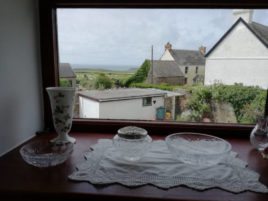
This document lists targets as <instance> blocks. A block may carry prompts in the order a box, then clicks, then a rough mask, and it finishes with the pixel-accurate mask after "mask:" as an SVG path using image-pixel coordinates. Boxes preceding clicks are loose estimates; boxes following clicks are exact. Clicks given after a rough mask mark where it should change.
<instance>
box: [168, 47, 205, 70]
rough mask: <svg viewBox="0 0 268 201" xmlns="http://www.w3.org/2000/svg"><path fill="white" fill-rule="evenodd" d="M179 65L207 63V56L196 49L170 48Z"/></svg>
mask: <svg viewBox="0 0 268 201" xmlns="http://www.w3.org/2000/svg"><path fill="white" fill-rule="evenodd" d="M169 52H170V54H171V55H172V57H173V58H174V60H175V61H176V63H177V64H178V65H182V66H187V65H205V57H204V56H203V55H202V54H201V53H200V52H199V51H196V50H176V49H171V50H169Z"/></svg>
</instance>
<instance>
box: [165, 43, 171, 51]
mask: <svg viewBox="0 0 268 201" xmlns="http://www.w3.org/2000/svg"><path fill="white" fill-rule="evenodd" d="M171 49H172V45H171V44H170V43H169V42H168V43H167V44H166V45H165V50H171Z"/></svg>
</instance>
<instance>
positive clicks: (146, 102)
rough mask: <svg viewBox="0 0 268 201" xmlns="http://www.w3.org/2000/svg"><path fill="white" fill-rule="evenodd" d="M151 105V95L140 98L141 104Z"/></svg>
mask: <svg viewBox="0 0 268 201" xmlns="http://www.w3.org/2000/svg"><path fill="white" fill-rule="evenodd" d="M151 105H152V97H146V98H143V99H142V106H151Z"/></svg>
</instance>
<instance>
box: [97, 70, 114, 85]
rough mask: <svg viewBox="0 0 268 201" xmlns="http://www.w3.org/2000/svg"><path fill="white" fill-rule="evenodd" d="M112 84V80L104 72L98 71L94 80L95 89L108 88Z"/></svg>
mask: <svg viewBox="0 0 268 201" xmlns="http://www.w3.org/2000/svg"><path fill="white" fill-rule="evenodd" d="M112 86H113V82H112V80H111V79H110V78H109V77H108V76H107V75H105V74H104V73H100V74H99V75H98V76H97V78H96V81H95V88H96V89H110V88H112Z"/></svg>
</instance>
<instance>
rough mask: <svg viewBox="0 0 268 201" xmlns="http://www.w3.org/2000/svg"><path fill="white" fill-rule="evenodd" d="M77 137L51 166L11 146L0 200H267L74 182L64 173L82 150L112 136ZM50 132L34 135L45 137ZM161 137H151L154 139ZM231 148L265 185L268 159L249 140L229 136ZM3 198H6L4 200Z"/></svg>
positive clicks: (2, 168) (0, 169) (1, 162)
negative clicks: (64, 158)
mask: <svg viewBox="0 0 268 201" xmlns="http://www.w3.org/2000/svg"><path fill="white" fill-rule="evenodd" d="M72 136H74V137H75V138H76V139H77V143H76V144H75V150H74V152H73V154H72V156H71V157H70V158H69V159H68V160H67V161H66V162H65V163H64V164H61V165H59V166H56V167H51V168H36V167H33V166H30V165H28V164H26V163H25V162H24V161H23V159H22V158H21V156H20V154H19V148H20V147H18V148H16V149H14V150H13V151H11V152H9V153H8V154H6V155H4V156H2V157H1V158H0V200H9V201H10V200H49V201H52V200H103V199H105V198H106V199H115V200H188V201H189V200H191V201H193V200H196V201H201V200H211V201H212V200H213V201H227V200H228V201H257V200H261V201H266V200H268V194H261V193H253V192H248V191H247V192H243V193H238V194H234V193H230V192H227V191H224V190H220V189H216V188H215V189H210V190H205V191H197V190H194V189H190V188H187V187H182V186H180V187H175V188H171V189H169V190H162V189H159V188H157V187H154V186H151V185H146V186H142V187H136V188H128V187H125V186H122V185H119V184H113V185H105V186H103V185H101V186H95V185H91V184H90V183H88V182H74V181H70V180H68V178H67V176H68V175H69V174H71V173H72V172H73V171H74V170H75V165H76V164H78V163H79V162H82V161H84V158H83V153H85V152H86V151H87V150H88V149H89V146H90V145H92V144H95V143H96V142H97V140H98V139H100V138H112V137H113V135H112V134H100V133H72ZM52 137H54V135H52V134H42V135H40V136H37V137H35V139H36V138H41V139H43V140H48V139H49V138H52ZM159 138H162V137H160V136H153V139H159ZM227 140H228V141H229V142H230V143H231V144H232V146H233V150H234V151H236V152H238V153H239V157H240V158H241V159H243V160H244V161H247V162H248V164H249V168H251V169H253V170H255V171H256V172H258V173H259V174H260V175H261V177H260V181H261V182H262V183H264V184H265V185H268V160H265V159H263V158H262V157H261V156H260V154H259V153H258V152H257V151H255V150H253V149H252V146H251V145H250V143H249V140H248V139H243V138H228V139H227ZM4 198H5V199H4Z"/></svg>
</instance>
